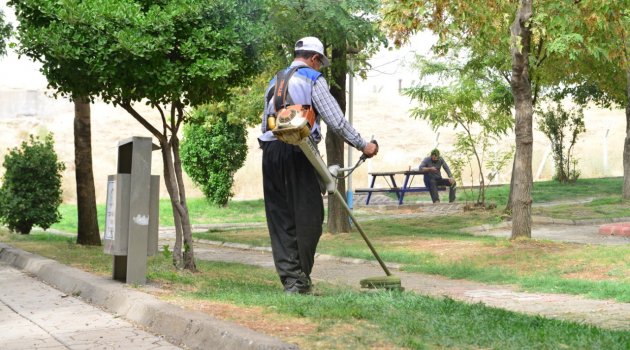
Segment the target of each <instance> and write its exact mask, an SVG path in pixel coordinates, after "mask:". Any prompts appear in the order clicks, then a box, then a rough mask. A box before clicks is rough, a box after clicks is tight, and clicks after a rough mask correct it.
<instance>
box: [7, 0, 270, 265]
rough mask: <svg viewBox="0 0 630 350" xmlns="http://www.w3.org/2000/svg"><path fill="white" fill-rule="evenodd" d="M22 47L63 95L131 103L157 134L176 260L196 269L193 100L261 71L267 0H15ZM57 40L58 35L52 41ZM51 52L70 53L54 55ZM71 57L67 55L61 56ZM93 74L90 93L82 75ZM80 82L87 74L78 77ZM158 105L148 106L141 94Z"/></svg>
mask: <svg viewBox="0 0 630 350" xmlns="http://www.w3.org/2000/svg"><path fill="white" fill-rule="evenodd" d="M9 4H10V5H11V6H14V7H15V9H16V14H17V17H18V19H20V22H21V23H20V28H19V31H18V33H19V37H20V42H21V47H20V52H21V53H22V54H25V55H27V56H29V57H32V58H34V59H36V60H39V61H41V62H42V71H43V72H44V74H45V75H46V77H47V78H48V80H49V84H50V86H51V87H52V88H54V89H56V90H57V93H58V94H61V95H64V96H65V95H77V96H86V97H89V98H90V99H93V98H96V97H99V98H101V99H102V100H104V101H105V102H110V103H113V104H114V105H117V106H121V107H122V108H123V109H125V110H126V111H127V112H128V113H129V114H130V115H131V116H132V117H133V118H135V119H136V120H137V121H138V122H139V123H140V124H141V125H143V126H144V127H145V128H146V129H147V130H148V131H149V132H150V133H151V134H152V135H153V136H154V137H155V138H156V139H157V140H158V143H159V145H160V148H161V152H162V159H163V164H164V181H165V184H166V188H167V190H168V193H169V197H170V199H171V204H172V208H173V216H174V222H175V229H176V243H175V246H174V248H173V263H174V264H175V265H176V266H177V267H183V268H186V269H190V270H195V269H196V265H195V260H194V249H193V241H192V232H191V226H190V219H189V214H188V207H187V204H186V193H185V188H184V184H183V175H182V168H181V161H180V156H179V136H178V132H179V130H180V127H181V125H182V123H183V122H184V119H185V115H186V112H185V109H186V107H188V106H193V107H194V106H197V105H200V104H203V103H205V102H209V101H216V100H220V99H222V98H223V97H225V96H226V95H227V94H228V92H229V88H230V87H231V86H234V85H239V84H243V83H245V82H247V81H248V79H249V78H250V77H251V76H252V75H253V74H254V73H255V72H256V71H257V69H258V64H259V59H258V49H257V47H258V45H259V43H260V42H262V37H261V36H262V34H263V33H264V32H265V30H263V29H262V23H261V22H260V19H261V14H262V11H261V9H260V5H261V4H260V2H258V1H248V0H236V1H235V0H216V1H212V2H207V1H204V2H200V1H196V0H165V1H159V2H147V1H141V0H138V1H135V0H108V1H102V0H62V1H51V0H24V1H22V0H20V1H17V0H14V1H10V2H9ZM49 43H53V45H49ZM49 55H53V56H54V57H60V58H63V61H62V62H57V61H48V60H47V59H46V58H47V57H48V56H49ZM59 63H63V64H59ZM77 81H80V82H83V83H82V85H79V86H80V87H81V90H80V91H81V92H82V93H80V94H77V93H76V89H77V87H76V86H75V85H74V84H73V82H77ZM77 84H78V83H77ZM140 102H144V103H145V104H146V105H148V106H150V107H151V108H152V109H151V112H150V113H149V114H148V115H151V114H153V115H155V116H156V117H157V119H158V120H160V122H158V124H157V125H154V124H152V123H151V122H150V121H149V120H150V119H149V118H148V115H146V114H145V115H143V114H141V112H140V111H139V109H138V104H139V103H140Z"/></svg>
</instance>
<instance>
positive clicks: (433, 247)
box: [195, 212, 630, 302]
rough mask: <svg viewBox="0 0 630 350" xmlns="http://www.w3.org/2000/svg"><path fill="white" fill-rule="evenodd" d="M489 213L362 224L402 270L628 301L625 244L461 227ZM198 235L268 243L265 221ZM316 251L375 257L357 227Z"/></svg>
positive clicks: (629, 254) (629, 268)
mask: <svg viewBox="0 0 630 350" xmlns="http://www.w3.org/2000/svg"><path fill="white" fill-rule="evenodd" d="M493 220H494V217H493V216H492V214H490V213H477V212H469V213H463V214H460V215H452V216H450V217H449V218H448V219H446V218H444V217H433V218H408V219H395V220H394V219H381V220H372V221H366V222H365V223H362V224H361V225H362V226H363V228H364V230H365V231H366V233H367V235H368V236H369V237H370V240H371V241H372V242H373V243H374V245H375V246H376V249H377V251H378V252H379V254H380V255H381V257H382V258H383V259H384V260H386V261H390V262H396V263H400V264H403V270H405V271H410V272H422V273H428V274H436V275H441V276H446V277H450V278H457V279H468V280H474V281H479V282H486V283H494V284H513V285H518V286H520V287H521V289H522V290H524V291H538V292H550V293H569V294H579V295H584V296H586V297H589V298H597V299H615V300H618V301H621V302H630V245H625V246H624V245H622V246H595V245H580V244H572V243H558V242H548V241H525V240H518V241H509V240H507V239H503V238H495V237H478V236H472V235H469V234H467V233H463V232H461V231H459V230H458V228H461V227H464V226H465V224H466V223H476V222H483V221H486V222H492V221H493ZM195 237H197V238H202V239H209V240H216V241H229V242H238V243H246V244H251V245H255V246H261V245H262V246H269V238H268V234H267V231H266V230H265V229H245V230H228V231H212V232H207V233H199V234H195ZM318 252H319V253H323V254H330V255H336V256H344V257H354V258H362V259H369V260H374V258H373V257H372V255H371V253H370V251H369V250H368V248H367V246H366V245H365V243H364V242H363V240H362V238H361V236H360V235H359V233H358V232H356V231H355V232H351V233H346V234H338V235H331V234H324V235H323V236H322V238H321V240H320V243H319V246H318Z"/></svg>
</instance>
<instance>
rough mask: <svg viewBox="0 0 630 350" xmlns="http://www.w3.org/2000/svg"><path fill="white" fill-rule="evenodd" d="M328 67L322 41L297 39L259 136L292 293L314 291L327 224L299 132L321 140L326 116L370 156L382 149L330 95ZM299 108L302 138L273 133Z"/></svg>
mask: <svg viewBox="0 0 630 350" xmlns="http://www.w3.org/2000/svg"><path fill="white" fill-rule="evenodd" d="M328 65H329V60H328V58H327V57H326V55H325V54H324V46H323V45H322V43H321V41H319V39H317V38H315V37H306V38H302V39H300V40H298V41H297V42H296V43H295V52H294V61H293V63H291V65H290V66H289V67H288V68H286V69H284V70H282V71H280V72H278V75H277V76H276V77H274V78H273V79H272V80H271V82H270V83H269V86H268V88H267V91H266V94H265V110H264V115H263V120H262V135H261V136H260V137H259V138H258V139H259V142H260V146H261V148H262V150H263V160H262V171H263V190H264V197H265V213H266V215H267V226H268V228H269V236H270V238H271V247H272V250H273V259H274V263H275V266H276V271H277V272H278V275H279V276H280V281H281V282H282V284H283V285H284V291H285V292H286V293H290V294H293V293H300V294H304V293H309V292H310V291H311V286H312V283H311V278H310V274H311V270H312V268H313V263H314V261H315V249H316V247H317V243H318V242H319V238H320V237H321V235H322V224H323V222H324V204H323V200H322V191H321V188H320V181H319V180H318V175H317V170H316V169H315V167H314V166H313V165H312V164H311V162H310V161H309V159H307V157H306V156H305V154H304V152H303V151H302V150H301V149H300V148H299V147H298V146H296V143H297V141H298V139H299V136H300V134H301V136H302V137H305V136H306V135H308V137H310V139H311V141H312V142H314V144H317V143H318V142H319V141H320V140H321V128H320V119H323V120H324V122H326V124H327V125H328V127H329V128H330V129H331V130H332V131H333V132H334V133H335V134H337V135H339V136H341V137H343V138H344V139H345V141H346V142H347V143H349V144H350V145H352V146H353V147H355V148H356V149H358V150H360V151H362V152H363V154H364V155H365V156H366V157H368V158H371V157H373V156H375V155H376V154H377V153H378V146H377V145H376V143H371V142H367V141H366V140H365V139H363V138H362V137H361V135H359V133H358V132H357V131H356V130H355V129H354V128H353V127H352V125H350V123H348V121H347V120H346V119H345V117H344V114H343V112H342V111H341V108H340V107H339V104H338V103H337V101H335V99H334V98H333V96H332V95H331V94H330V91H329V89H328V84H327V83H326V80H325V79H324V77H323V76H322V74H321V73H320V72H319V70H320V69H321V68H323V67H326V66H328ZM278 82H280V83H278ZM278 94H279V96H276V95H278ZM277 111H278V112H279V113H277ZM298 112H299V113H300V115H303V116H304V117H306V119H308V123H307V124H306V125H307V126H306V127H300V128H301V133H300V132H298V133H297V135H298V137H297V138H298V139H296V136H295V134H294V135H289V134H285V135H283V134H281V133H278V132H276V133H275V135H274V133H273V132H272V130H274V129H276V128H277V126H278V124H280V123H283V122H285V123H290V120H291V117H290V115H294V114H295V113H298ZM289 129H290V128H289ZM285 138H293V140H288V139H285ZM279 139H280V140H279Z"/></svg>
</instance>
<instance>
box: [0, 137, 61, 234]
mask: <svg viewBox="0 0 630 350" xmlns="http://www.w3.org/2000/svg"><path fill="white" fill-rule="evenodd" d="M2 165H3V166H4V168H5V174H4V176H3V182H2V187H0V222H2V223H4V224H7V226H8V227H9V229H11V230H12V231H17V232H20V233H24V234H26V233H29V232H30V231H31V228H32V227H33V225H38V226H40V227H41V228H43V229H47V228H48V227H50V225H52V224H54V223H55V222H58V221H59V220H60V219H61V216H60V214H59V211H58V207H59V205H60V204H61V194H62V190H61V173H62V172H63V170H64V169H65V166H64V164H63V163H61V162H59V161H58V157H57V154H56V153H55V150H54V145H53V139H52V134H48V135H47V136H46V137H45V138H44V139H43V140H41V139H39V138H34V137H33V136H32V135H31V136H30V138H29V141H28V142H26V141H25V142H22V145H21V146H20V148H17V147H16V148H13V149H11V150H9V153H8V154H7V155H6V156H5V157H4V162H3V164H2Z"/></svg>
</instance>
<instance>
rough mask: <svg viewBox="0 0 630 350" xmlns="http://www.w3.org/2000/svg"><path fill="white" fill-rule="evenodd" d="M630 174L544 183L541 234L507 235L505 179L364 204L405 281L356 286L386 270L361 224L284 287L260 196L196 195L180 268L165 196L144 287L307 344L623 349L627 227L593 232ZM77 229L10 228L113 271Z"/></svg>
mask: <svg viewBox="0 0 630 350" xmlns="http://www.w3.org/2000/svg"><path fill="white" fill-rule="evenodd" d="M622 181H623V180H622V179H620V178H609V179H585V180H580V181H578V183H577V184H574V185H557V184H555V183H553V182H544V183H536V184H535V185H534V192H533V196H534V201H535V205H534V207H533V214H534V215H535V220H534V229H533V238H534V239H532V240H516V241H510V240H508V239H507V237H508V236H509V233H510V229H509V217H506V216H504V215H503V214H502V212H501V209H502V208H501V207H502V205H503V204H504V198H505V195H506V189H505V188H494V189H491V190H490V192H489V199H490V201H493V202H494V203H496V204H497V209H494V210H483V211H481V210H475V211H464V210H463V207H464V206H465V202H466V199H465V195H464V193H461V194H460V202H459V203H458V205H455V206H451V205H448V204H441V205H440V206H434V205H431V204H428V203H426V198H424V197H417V198H414V200H412V201H410V202H409V203H413V202H415V203H413V204H409V205H405V206H395V205H391V203H389V202H388V199H387V198H382V199H381V200H382V202H381V204H379V205H375V206H369V207H366V206H360V205H358V206H357V207H356V209H355V212H356V214H357V216H358V217H359V220H360V221H361V223H362V226H364V229H365V231H366V232H367V234H368V235H369V236H370V238H371V239H372V241H373V243H375V245H376V247H377V250H379V253H380V254H381V256H383V258H384V260H386V261H387V262H388V264H389V265H390V266H391V267H392V268H394V271H395V273H396V274H399V275H400V276H401V277H402V279H403V285H404V286H405V288H406V289H407V290H406V291H405V292H402V293H401V292H387V291H380V292H365V291H361V290H359V288H358V280H359V279H360V278H364V277H368V276H374V275H380V274H382V271H380V270H379V268H378V266H377V265H375V264H374V263H373V260H374V259H373V258H372V257H371V256H370V253H369V251H368V250H367V248H366V247H365V243H363V242H362V240H361V238H360V236H359V235H358V234H357V232H356V231H353V232H350V233H343V234H336V235H332V234H329V233H325V234H324V236H323V237H322V240H321V243H320V246H319V249H318V251H319V254H320V255H319V256H318V260H317V262H316V266H315V270H314V272H313V277H314V278H315V279H316V286H315V295H311V296H298V297H287V296H285V295H283V293H282V288H281V286H280V284H279V283H278V281H277V276H276V275H275V272H274V270H273V264H272V261H271V259H270V256H269V252H268V248H267V247H268V246H269V243H268V237H267V232H266V228H265V224H264V213H263V211H264V210H263V206H262V202H261V201H234V202H231V203H230V205H229V206H228V207H227V208H214V207H211V206H209V205H207V204H206V203H205V202H204V201H203V200H192V201H191V203H190V206H191V217H192V221H193V223H194V224H195V227H196V230H195V231H197V233H195V239H196V246H195V249H196V253H197V260H198V268H199V272H197V273H187V272H181V271H180V272H178V271H175V270H174V269H173V268H172V266H171V264H170V256H169V249H164V247H172V234H171V233H170V232H169V228H168V227H169V226H170V222H169V220H170V218H169V216H168V211H169V210H168V207H167V206H165V205H161V210H162V211H163V213H162V215H161V222H162V230H161V231H162V233H161V235H160V238H161V240H160V246H161V247H162V248H163V251H162V252H161V253H160V254H158V255H157V256H155V257H153V258H151V259H150V264H149V281H150V283H149V284H148V285H147V286H145V287H139V289H141V290H143V291H146V292H148V293H152V294H155V295H158V296H159V297H160V298H162V299H164V300H167V301H169V302H171V303H175V304H177V305H180V306H182V307H186V308H190V309H194V310H198V311H203V312H207V313H209V314H212V315H213V316H215V317H218V318H223V319H227V320H230V321H233V322H237V323H240V324H242V325H244V326H246V327H249V328H252V329H255V330H257V331H259V332H263V333H266V334H269V335H273V336H276V337H279V338H281V339H282V340H284V341H287V342H292V343H297V344H298V345H299V346H300V348H302V349H398V348H399V349H442V348H452V349H481V348H484V349H485V348H496V349H524V348H531V349H557V348H567V349H574V348H575V349H577V348H579V349H603V348H606V349H627V348H628V345H629V344H630V311H629V310H630V260H629V259H630V244H629V243H630V239H627V238H625V237H609V236H602V235H599V234H598V233H597V227H598V225H600V224H601V223H605V222H610V221H614V220H623V219H624V218H625V219H627V221H630V218H627V217H628V216H630V215H628V213H629V211H628V209H630V203H628V202H625V201H623V200H621V198H620V197H621V196H620V192H621V182H622ZM356 200H357V203H359V202H360V197H359V198H357V199H356ZM389 201H390V202H393V201H391V200H389ZM62 209H63V210H64V214H65V216H66V218H67V219H66V220H64V222H61V223H59V224H58V225H57V226H56V227H54V230H56V231H55V232H73V225H76V224H73V223H72V220H71V219H70V217H72V215H71V213H72V210H73V207H72V206H65V207H64V208H62ZM100 209H101V210H99V212H103V210H102V208H100ZM74 210H76V209H74ZM101 222H102V221H101ZM543 222H544V224H543ZM554 222H555V224H553V223H554ZM550 223H551V224H550ZM75 227H76V226H75ZM579 237H587V238H588V237H590V239H592V241H590V242H581V243H578V242H576V239H575V238H579ZM73 238H74V237H73V235H72V234H71V235H69V236H66V235H53V234H49V233H36V234H32V235H29V236H18V235H13V234H8V233H7V232H6V231H2V233H1V234H0V241H3V242H5V243H8V244H10V245H13V246H16V247H18V248H20V249H24V250H27V251H31V252H34V253H37V254H40V255H43V256H47V257H50V258H52V259H55V260H58V261H60V262H62V263H64V264H67V265H71V266H74V267H78V268H82V269H85V270H87V271H89V272H91V273H94V274H97V275H101V276H104V277H109V276H110V275H111V257H109V256H107V255H105V254H103V253H102V248H100V247H95V248H92V247H80V246H76V245H75V244H74V243H73Z"/></svg>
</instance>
